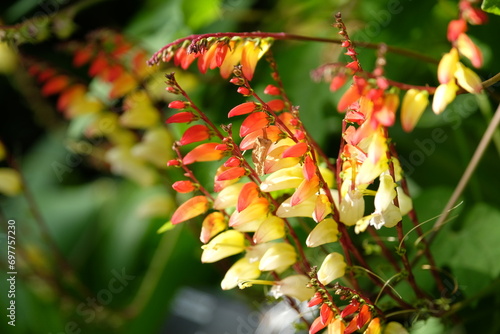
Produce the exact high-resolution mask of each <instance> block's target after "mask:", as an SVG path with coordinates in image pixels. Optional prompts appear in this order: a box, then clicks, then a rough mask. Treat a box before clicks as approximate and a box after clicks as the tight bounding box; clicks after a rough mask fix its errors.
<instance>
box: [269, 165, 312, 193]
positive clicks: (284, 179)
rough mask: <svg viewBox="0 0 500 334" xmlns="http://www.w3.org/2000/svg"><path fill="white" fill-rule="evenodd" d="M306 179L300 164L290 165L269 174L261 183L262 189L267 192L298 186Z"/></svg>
mask: <svg viewBox="0 0 500 334" xmlns="http://www.w3.org/2000/svg"><path fill="white" fill-rule="evenodd" d="M302 180H304V176H303V175H302V168H301V167H300V166H294V167H288V168H283V169H280V170H277V171H276V172H273V173H271V174H269V175H268V176H267V178H266V180H265V181H264V182H262V184H261V185H260V190H262V191H265V192H270V191H275V190H283V189H292V188H297V187H298V186H299V185H300V183H301V182H302Z"/></svg>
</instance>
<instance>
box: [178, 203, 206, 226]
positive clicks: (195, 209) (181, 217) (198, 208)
mask: <svg viewBox="0 0 500 334" xmlns="http://www.w3.org/2000/svg"><path fill="white" fill-rule="evenodd" d="M208 207H209V203H208V199H207V198H206V197H205V196H195V197H193V198H190V199H188V200H187V201H186V202H184V203H183V204H181V205H180V206H179V207H178V208H177V210H175V212H174V214H173V215H172V218H171V219H170V221H171V222H172V224H174V225H175V224H179V223H182V222H184V221H186V220H188V219H191V218H194V217H196V216H199V215H201V214H202V213H205V212H206V211H207V210H208Z"/></svg>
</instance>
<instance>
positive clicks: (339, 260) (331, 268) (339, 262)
mask: <svg viewBox="0 0 500 334" xmlns="http://www.w3.org/2000/svg"><path fill="white" fill-rule="evenodd" d="M346 267H347V264H346V263H345V262H344V256H343V255H342V254H340V253H337V252H333V253H330V254H328V255H327V256H326V258H325V259H324V260H323V263H322V264H321V267H320V268H319V270H318V280H319V281H320V282H321V284H323V285H327V284H330V282H332V281H333V280H336V279H337V278H340V277H342V276H344V275H345V268H346Z"/></svg>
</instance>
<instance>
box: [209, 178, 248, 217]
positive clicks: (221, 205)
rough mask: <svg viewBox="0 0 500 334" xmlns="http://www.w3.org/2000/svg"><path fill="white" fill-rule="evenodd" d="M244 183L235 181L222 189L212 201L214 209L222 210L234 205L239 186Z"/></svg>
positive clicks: (236, 200) (238, 193)
mask: <svg viewBox="0 0 500 334" xmlns="http://www.w3.org/2000/svg"><path fill="white" fill-rule="evenodd" d="M244 185H245V184H244V183H235V184H231V185H229V186H227V187H225V188H224V189H222V190H221V191H220V192H219V195H218V196H217V198H216V199H215V201H214V209H216V210H223V209H227V208H231V207H235V206H236V204H237V203H238V197H239V196H240V192H241V188H243V186H244Z"/></svg>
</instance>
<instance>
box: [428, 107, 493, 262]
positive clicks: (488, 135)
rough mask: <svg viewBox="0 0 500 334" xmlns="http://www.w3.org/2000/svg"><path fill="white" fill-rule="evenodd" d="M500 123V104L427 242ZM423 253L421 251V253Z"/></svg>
mask: <svg viewBox="0 0 500 334" xmlns="http://www.w3.org/2000/svg"><path fill="white" fill-rule="evenodd" d="M499 125H500V105H499V106H498V108H497V110H496V111H495V114H494V115H493V118H492V120H491V122H490V124H489V125H488V128H487V129H486V131H485V132H484V135H483V137H482V138H481V141H480V142H479V145H478V146H477V149H476V151H475V152H474V155H473V156H472V159H471V160H470V162H469V165H468V166H467V168H466V169H465V172H464V174H463V175H462V178H461V179H460V181H459V183H458V185H457V187H456V188H455V190H454V191H453V194H452V195H451V197H450V199H449V200H448V203H447V204H446V206H445V207H444V209H443V210H442V212H441V215H440V216H439V218H438V219H437V221H436V223H435V224H434V226H433V228H432V232H431V234H430V235H429V238H428V240H427V243H428V244H430V243H431V242H432V241H433V240H434V238H435V237H436V233H437V232H438V230H439V229H440V228H441V227H442V226H443V225H444V223H445V221H446V218H448V215H449V213H450V210H451V209H452V208H453V206H454V205H455V204H456V203H457V201H458V198H459V197H460V196H461V195H462V192H463V191H464V189H465V187H466V186H467V184H468V183H469V180H470V179H471V176H472V174H473V173H474V171H475V170H476V168H477V165H478V164H479V161H480V160H481V158H482V157H483V155H484V153H485V151H486V148H487V147H488V144H489V143H490V141H491V140H492V138H493V136H494V134H495V131H496V129H497V128H498V126H499ZM419 255H421V252H420V253H419Z"/></svg>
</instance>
